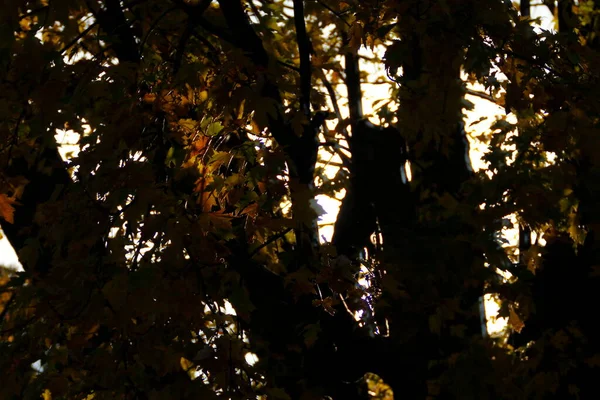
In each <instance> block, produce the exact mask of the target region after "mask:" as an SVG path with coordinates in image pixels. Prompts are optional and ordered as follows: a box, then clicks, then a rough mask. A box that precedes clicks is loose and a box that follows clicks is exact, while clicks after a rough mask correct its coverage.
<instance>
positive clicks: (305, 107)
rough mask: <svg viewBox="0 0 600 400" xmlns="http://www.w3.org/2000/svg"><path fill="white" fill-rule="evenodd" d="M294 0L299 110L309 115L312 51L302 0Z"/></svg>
mask: <svg viewBox="0 0 600 400" xmlns="http://www.w3.org/2000/svg"><path fill="white" fill-rule="evenodd" d="M293 1H294V25H295V26H296V40H297V42H298V52H299V53H300V110H301V111H302V112H303V113H304V115H306V116H308V115H310V92H311V77H312V67H311V64H310V54H311V53H312V52H313V50H312V45H311V43H310V39H309V38H308V35H307V34H306V24H305V22H304V0H293Z"/></svg>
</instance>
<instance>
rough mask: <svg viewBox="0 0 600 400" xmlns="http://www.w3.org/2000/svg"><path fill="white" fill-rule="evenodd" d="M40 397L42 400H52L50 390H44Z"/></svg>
mask: <svg viewBox="0 0 600 400" xmlns="http://www.w3.org/2000/svg"><path fill="white" fill-rule="evenodd" d="M40 397H41V398H42V399H44V400H52V393H51V392H50V390H48V389H46V390H44V393H42V395H41V396H40Z"/></svg>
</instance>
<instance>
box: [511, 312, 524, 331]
mask: <svg viewBox="0 0 600 400" xmlns="http://www.w3.org/2000/svg"><path fill="white" fill-rule="evenodd" d="M508 323H509V324H510V325H511V326H512V327H513V329H514V330H515V331H516V332H517V333H518V332H521V330H522V329H523V327H524V326H525V323H523V321H522V320H521V317H519V314H517V312H516V311H515V309H514V308H513V307H510V309H509V314H508Z"/></svg>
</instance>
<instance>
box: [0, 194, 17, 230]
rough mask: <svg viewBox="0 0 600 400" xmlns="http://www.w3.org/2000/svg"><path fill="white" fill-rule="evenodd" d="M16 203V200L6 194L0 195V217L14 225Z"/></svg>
mask: <svg viewBox="0 0 600 400" xmlns="http://www.w3.org/2000/svg"><path fill="white" fill-rule="evenodd" d="M14 203H15V199H14V198H11V197H8V196H7V195H5V194H0V217H2V218H4V219H5V220H6V222H8V223H11V224H13V223H14V222H15V220H14V214H15V208H14V207H13V206H12V205H13V204H14Z"/></svg>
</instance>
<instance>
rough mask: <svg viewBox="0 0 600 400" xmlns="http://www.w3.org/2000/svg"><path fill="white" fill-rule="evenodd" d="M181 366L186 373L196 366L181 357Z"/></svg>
mask: <svg viewBox="0 0 600 400" xmlns="http://www.w3.org/2000/svg"><path fill="white" fill-rule="evenodd" d="M179 364H180V365H181V369H183V370H184V371H186V372H187V371H189V370H190V369H191V368H192V367H193V366H194V363H193V362H191V361H190V360H188V359H187V358H185V357H181V358H180V359H179Z"/></svg>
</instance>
